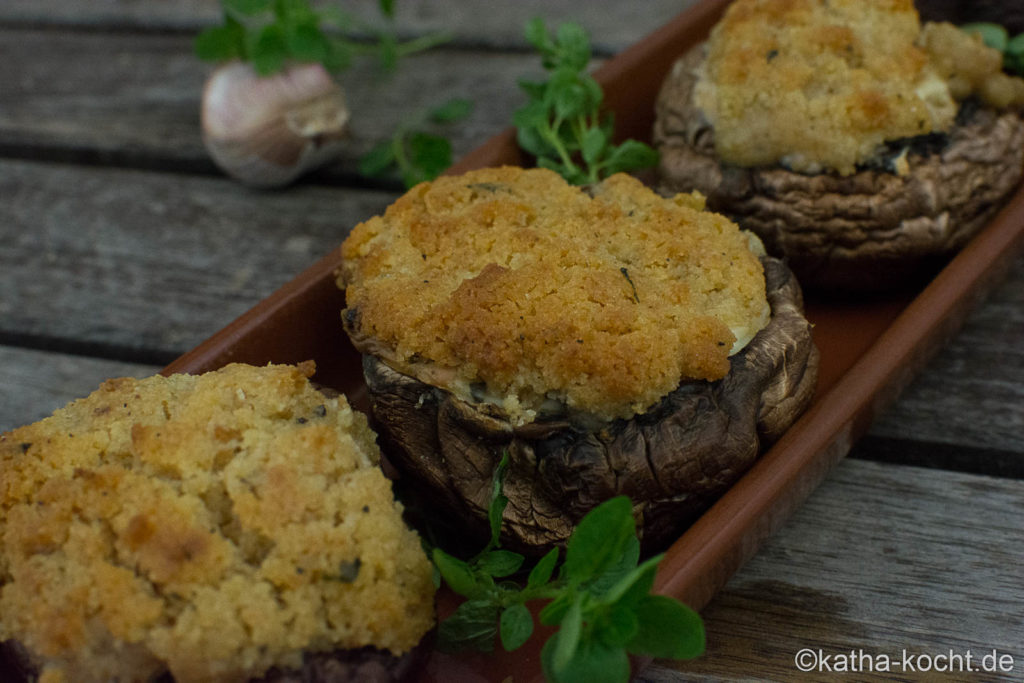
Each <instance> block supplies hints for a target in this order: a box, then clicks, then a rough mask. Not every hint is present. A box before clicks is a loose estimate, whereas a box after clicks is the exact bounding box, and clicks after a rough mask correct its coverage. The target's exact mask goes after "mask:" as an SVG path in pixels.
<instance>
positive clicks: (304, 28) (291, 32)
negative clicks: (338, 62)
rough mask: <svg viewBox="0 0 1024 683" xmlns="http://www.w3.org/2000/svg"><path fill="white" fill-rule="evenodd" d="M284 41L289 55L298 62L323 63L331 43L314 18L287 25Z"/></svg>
mask: <svg viewBox="0 0 1024 683" xmlns="http://www.w3.org/2000/svg"><path fill="white" fill-rule="evenodd" d="M286 41H287V44H288V54H289V56H290V57H291V58H292V59H295V60H297V61H300V62H317V63H320V64H323V63H324V62H325V61H326V60H327V59H328V57H329V55H330V52H331V43H330V41H328V40H327V36H325V35H324V34H323V32H322V31H321V30H320V28H319V27H318V26H317V23H316V20H315V18H312V20H304V21H302V22H300V23H296V24H291V25H289V26H288V27H287V28H286Z"/></svg>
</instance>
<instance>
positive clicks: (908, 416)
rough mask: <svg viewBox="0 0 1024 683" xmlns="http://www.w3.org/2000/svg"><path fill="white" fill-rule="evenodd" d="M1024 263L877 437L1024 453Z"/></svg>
mask: <svg viewBox="0 0 1024 683" xmlns="http://www.w3.org/2000/svg"><path fill="white" fill-rule="evenodd" d="M1022 335H1024V259H1019V260H1018V261H1017V263H1016V265H1015V267H1014V268H1013V269H1012V271H1011V272H1010V273H1009V275H1008V277H1007V279H1006V281H1005V282H1003V283H1002V284H1001V285H1000V286H999V287H997V288H996V289H995V290H994V291H993V292H992V293H991V294H990V295H989V296H988V298H987V299H986V301H985V302H984V303H983V304H982V305H981V306H979V307H978V308H977V309H976V310H975V311H974V312H973V313H972V314H971V316H970V317H969V318H968V319H967V320H966V322H965V323H964V326H963V328H962V329H961V330H960V332H959V333H958V334H957V336H956V337H954V338H953V339H952V340H951V341H950V342H949V344H947V345H946V346H945V347H944V348H943V349H942V351H941V352H940V353H939V355H938V356H936V357H935V358H934V359H933V360H932V362H931V363H930V364H929V365H928V367H927V371H926V372H924V373H922V374H921V375H920V376H919V377H917V378H916V379H915V380H914V381H913V382H912V383H911V384H910V386H908V387H907V388H906V390H905V391H904V392H903V394H902V396H901V400H900V402H899V403H898V404H897V405H895V406H893V407H892V409H891V410H888V411H886V412H885V414H883V415H881V416H880V417H879V418H878V420H876V421H875V423H874V424H873V426H872V429H871V434H872V435H875V436H882V437H888V438H893V439H900V438H907V437H908V436H910V433H908V428H907V425H908V424H914V425H916V426H917V428H916V429H915V430H914V431H913V432H912V434H913V438H916V439H921V440H924V441H929V442H935V443H938V444H972V445H973V446H975V447H977V448H988V449H997V450H1009V451H1015V452H1018V453H1024V343H1022ZM982 415H984V416H985V419H979V416H982Z"/></svg>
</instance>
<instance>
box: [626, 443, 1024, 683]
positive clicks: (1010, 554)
mask: <svg viewBox="0 0 1024 683" xmlns="http://www.w3.org/2000/svg"><path fill="white" fill-rule="evenodd" d="M1022 501H1024V481H1019V480H1006V479H994V478H990V477H983V476H976V475H965V474H958V473H951V472H942V471H936V470H922V469H918V468H913V467H900V466H894V465H885V464H879V463H870V462H863V461H856V460H846V461H844V462H843V463H841V464H840V466H839V467H838V468H837V469H836V470H835V471H834V472H833V474H832V475H831V476H830V477H829V479H827V480H826V481H825V483H824V484H823V485H822V486H821V487H820V488H819V489H818V490H817V491H815V492H814V493H813V494H812V495H811V497H810V499H809V500H808V501H807V503H806V504H805V505H804V506H803V507H802V508H801V509H800V510H799V511H798V512H796V514H795V515H794V516H793V517H792V518H791V520H790V521H789V523H788V524H787V525H786V526H785V527H784V528H783V529H782V530H781V531H780V532H779V533H778V534H776V535H775V536H774V537H773V538H772V539H770V540H769V541H768V542H767V544H766V545H765V547H764V548H763V549H762V550H761V552H760V553H759V554H758V555H757V556H755V557H754V559H753V560H751V561H750V562H749V563H748V564H747V565H746V566H745V567H743V568H742V569H741V570H740V571H739V572H738V573H737V574H736V575H735V576H734V577H733V578H732V579H731V580H730V581H729V583H728V584H727V585H726V587H725V589H724V590H723V591H722V592H721V593H719V595H718V596H717V597H716V598H715V599H714V600H713V601H712V602H711V603H710V604H709V605H708V606H707V607H706V608H705V610H704V612H703V617H704V619H705V624H706V626H707V630H708V649H707V654H706V655H705V656H704V657H702V658H701V659H699V660H696V661H694V662H691V663H670V662H658V663H657V665H656V666H654V667H652V668H650V669H649V670H648V671H646V672H645V673H644V675H643V676H642V678H641V680H644V681H648V682H649V683H654V682H659V683H667V682H668V681H688V680H749V679H750V678H751V677H756V678H758V679H767V680H791V679H794V678H797V677H798V676H799V674H800V672H799V670H798V669H797V668H796V666H795V664H794V659H795V657H796V655H797V653H798V652H800V651H801V650H802V649H804V648H810V649H811V650H812V651H813V652H814V653H817V651H818V650H819V649H821V650H822V652H823V654H826V655H832V656H833V657H832V662H833V664H835V662H837V661H838V658H837V657H836V656H835V655H840V656H841V655H843V654H844V653H847V654H848V653H849V652H851V651H853V652H856V653H860V652H863V653H865V655H866V659H861V662H862V663H863V664H866V663H867V661H871V662H872V663H873V664H877V665H878V666H881V663H882V662H883V659H882V656H883V655H888V656H889V657H890V658H892V660H893V661H898V662H899V664H900V665H902V663H903V661H902V651H903V650H904V649H906V650H907V651H908V653H909V654H910V655H911V656H912V657H913V658H915V659H913V660H912V662H913V661H916V662H917V663H918V664H921V663H926V662H925V660H923V659H921V658H920V656H921V655H927V656H930V657H935V656H936V655H940V654H948V653H949V652H951V651H952V652H954V653H960V654H961V655H964V654H965V653H966V652H967V651H968V650H970V651H971V652H972V653H973V657H974V658H975V663H979V660H980V659H981V658H982V656H983V655H985V654H990V653H991V652H992V651H993V650H996V651H997V652H998V653H1005V654H1008V655H1010V656H1012V658H1013V661H1014V666H1015V668H1014V669H1013V675H1012V676H1010V675H1008V674H1007V673H1006V672H1004V675H1003V676H1002V678H1004V679H1009V678H1011V677H1012V678H1013V679H1019V677H1020V674H1021V672H1022V671H1024V650H1022V649H1021V643H1022V641H1021V635H1022V633H1024V630H1022V628H1024V627H1022V623H1021V617H1020V615H1021V614H1024V588H1022V586H1021V582H1020V567H1021V564H1022V563H1024V527H1022V525H1021V524H1020V518H1021V514H1022V512H1024V503H1022ZM861 671H862V672H866V669H861ZM920 673H921V672H920V671H915V672H913V673H907V672H906V671H904V670H899V669H896V668H892V669H891V671H890V675H889V676H885V675H884V673H883V674H881V675H879V674H878V669H877V668H876V669H875V674H876V676H877V678H878V679H889V678H896V679H900V680H924V679H927V680H935V675H934V672H933V673H932V675H931V676H924V677H923V678H922V677H921V676H920ZM826 675H827V673H826ZM975 675H977V674H971V675H968V674H962V675H960V676H953V679H956V680H964V679H965V678H970V679H971V680H975V678H974V676H975ZM869 677H870V676H867V675H866V674H863V673H862V674H855V675H854V676H853V678H852V680H864V679H865V678H869ZM822 678H823V675H822V674H821V673H818V674H817V675H815V674H809V675H808V679H809V680H818V679H822ZM993 679H994V677H984V676H982V677H980V678H978V680H993Z"/></svg>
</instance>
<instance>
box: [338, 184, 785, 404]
mask: <svg viewBox="0 0 1024 683" xmlns="http://www.w3.org/2000/svg"><path fill="white" fill-rule="evenodd" d="M702 209H703V199H702V198H701V197H699V196H698V195H679V196H676V197H674V198H671V199H666V198H662V197H659V196H658V195H656V194H655V193H654V192H652V191H651V190H650V189H648V188H646V187H645V186H644V185H643V184H641V183H640V182H639V181H638V180H636V179H634V178H631V177H629V176H626V175H616V176H613V177H611V178H609V179H607V180H605V181H603V182H602V183H600V184H598V185H596V186H594V187H593V188H591V190H590V191H589V192H588V191H585V190H583V189H581V188H578V187H574V186H571V185H569V184H567V183H566V182H565V181H564V180H562V178H561V177H560V176H558V175H557V174H555V173H553V172H551V171H547V170H542V169H532V170H524V169H521V168H514V167H504V168H499V169H484V170H479V171H472V172H470V173H467V174H465V175H462V176H456V177H442V178H438V179H437V180H435V181H434V182H432V183H423V184H420V185H418V186H416V187H414V188H413V189H412V190H410V191H409V192H408V193H406V194H405V195H404V196H403V197H401V198H400V199H398V200H397V201H396V202H395V203H394V204H393V205H392V206H391V207H389V208H388V209H387V211H386V212H385V214H384V215H383V216H378V217H375V218H372V219H370V220H368V221H366V222H365V223H362V224H360V225H358V226H356V228H355V229H354V230H353V232H352V234H351V235H350V236H349V238H348V239H347V240H346V241H345V243H344V245H343V246H342V257H343V266H342V269H341V275H340V278H339V285H341V286H343V287H345V288H346V302H347V305H348V311H347V312H346V314H345V315H346V317H347V318H348V319H349V321H350V325H349V326H350V329H351V328H352V327H353V326H354V327H356V328H358V331H357V334H355V335H353V336H354V337H365V338H367V339H370V340H372V344H373V352H374V353H375V354H376V355H378V356H380V357H382V358H383V359H384V360H385V361H386V362H388V363H389V364H390V365H392V366H393V367H395V369H397V370H399V371H401V372H406V373H407V374H412V375H414V376H416V377H418V378H420V379H421V380H423V381H427V382H429V383H432V384H435V385H438V386H441V387H442V388H445V389H447V390H449V391H452V392H454V393H456V394H457V395H459V396H460V397H462V398H464V399H466V400H475V401H481V400H482V401H488V402H491V403H496V404H499V405H500V406H501V407H502V408H503V409H504V411H505V413H506V414H507V415H509V416H510V417H512V418H513V419H514V420H516V421H518V422H520V423H522V422H526V421H530V420H532V419H535V417H536V415H537V412H538V411H539V410H541V408H542V406H544V405H545V403H546V402H547V403H549V404H550V402H552V401H554V402H557V403H558V404H560V405H562V406H565V407H568V408H569V409H571V410H575V411H583V412H586V413H588V414H590V415H593V416H596V417H599V418H602V419H612V418H616V417H631V416H633V415H635V414H637V413H641V412H643V411H644V410H646V409H647V408H649V407H650V406H651V405H653V404H654V403H656V402H657V401H658V400H659V399H660V398H661V397H663V396H665V395H666V394H668V393H669V392H670V391H672V390H673V389H675V388H676V387H677V386H678V385H679V383H680V381H681V380H682V379H684V378H692V379H707V380H715V379H719V378H721V377H723V376H724V375H725V374H726V373H727V372H728V370H729V356H730V354H731V353H732V352H734V351H735V350H738V348H740V347H741V346H742V345H744V344H746V342H747V341H749V339H750V338H751V337H753V335H754V334H755V333H756V332H757V330H759V329H760V328H761V327H763V325H764V324H765V323H766V321H767V317H768V307H767V303H766V300H765V285H764V273H763V271H762V268H761V265H760V262H759V260H758V256H757V255H756V254H755V252H754V251H752V249H753V250H757V249H758V248H759V247H760V244H759V243H756V244H754V243H753V242H752V240H753V239H754V238H752V237H750V236H748V234H747V233H743V232H741V231H740V230H739V229H738V228H737V227H736V225H735V224H733V223H731V222H730V221H729V220H727V219H726V218H724V217H722V216H719V215H716V214H713V213H710V212H706V211H703V210H702ZM360 343H361V342H359V341H358V340H357V344H360Z"/></svg>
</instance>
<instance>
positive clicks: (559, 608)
mask: <svg viewBox="0 0 1024 683" xmlns="http://www.w3.org/2000/svg"><path fill="white" fill-rule="evenodd" d="M573 600H575V596H574V595H572V594H571V593H562V594H561V595H559V596H558V597H557V598H555V599H554V600H552V601H551V602H549V603H548V604H547V605H545V606H544V609H542V610H541V611H540V614H539V615H537V616H538V618H539V619H540V623H542V624H544V625H545V626H554V625H555V624H559V623H561V621H562V619H564V618H565V613H566V612H568V611H569V607H570V606H571V605H572V602H573Z"/></svg>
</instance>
